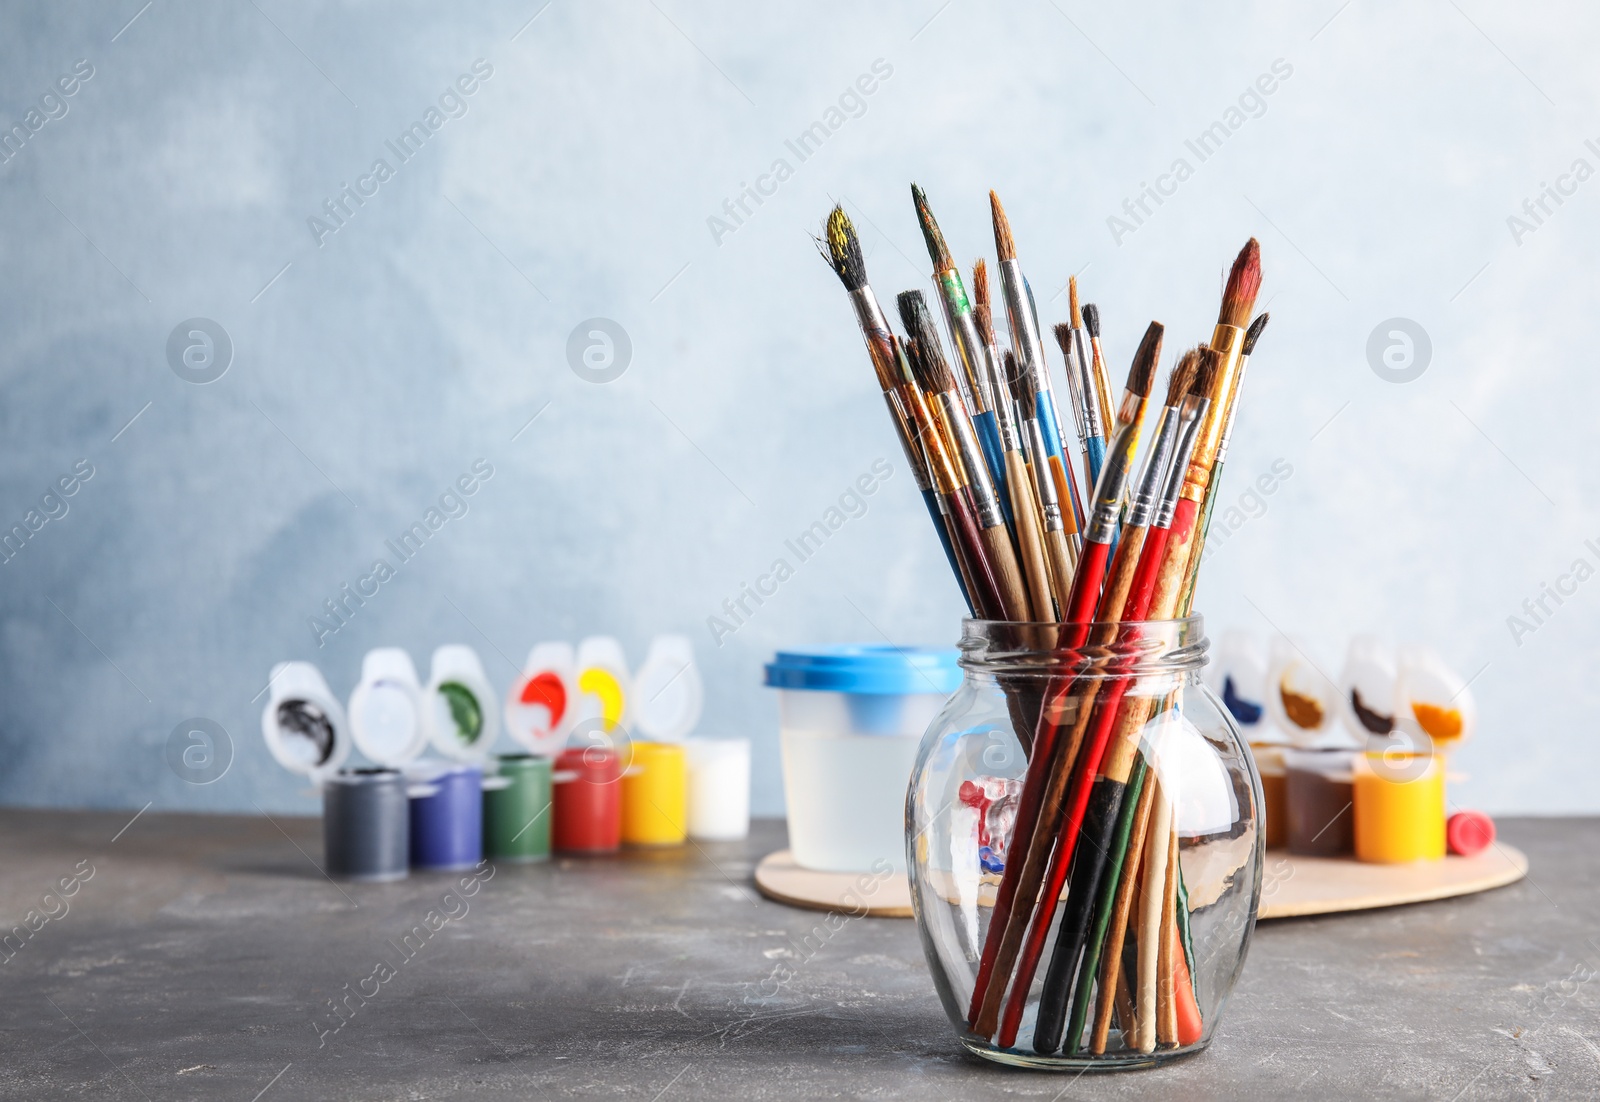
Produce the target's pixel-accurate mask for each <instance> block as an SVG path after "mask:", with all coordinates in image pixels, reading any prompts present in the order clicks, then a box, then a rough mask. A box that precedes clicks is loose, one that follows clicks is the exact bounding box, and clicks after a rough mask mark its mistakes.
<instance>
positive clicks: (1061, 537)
mask: <svg viewBox="0 0 1600 1102" xmlns="http://www.w3.org/2000/svg"><path fill="white" fill-rule="evenodd" d="M1005 375H1006V378H1007V379H1009V380H1011V381H1012V383H1013V385H1014V392H1015V394H1016V396H1017V398H1016V402H1017V421H1018V432H1019V434H1020V435H1021V437H1022V445H1023V453H1024V455H1025V457H1026V458H1027V461H1028V472H1029V474H1030V475H1032V477H1033V488H1034V496H1035V497H1036V498H1037V499H1038V502H1039V515H1040V519H1041V527H1042V529H1043V532H1044V550H1045V562H1046V564H1047V565H1048V566H1049V569H1050V593H1051V596H1052V597H1053V598H1054V601H1053V603H1054V605H1055V608H1056V614H1055V617H1054V618H1055V619H1057V620H1059V619H1061V617H1062V614H1063V613H1064V612H1065V611H1066V607H1067V598H1068V597H1069V596H1070V595H1071V593H1072V576H1073V574H1074V573H1076V571H1077V568H1078V552H1079V551H1080V550H1081V549H1082V546H1083V541H1082V539H1080V538H1079V536H1078V535H1077V533H1075V532H1074V533H1071V534H1069V533H1068V532H1067V527H1066V519H1065V517H1064V515H1063V513H1062V509H1061V502H1060V501H1059V500H1058V499H1057V498H1056V480H1055V475H1054V474H1053V473H1052V472H1051V470H1050V456H1049V453H1048V452H1047V451H1046V450H1045V445H1044V434H1043V429H1042V428H1041V426H1040V424H1039V405H1038V402H1039V395H1038V393H1037V392H1036V391H1035V390H1034V389H1033V387H1032V386H1030V385H1029V382H1028V380H1027V378H1026V377H1024V376H1023V375H1022V372H1021V368H1019V367H1018V366H1017V358H1016V357H1015V356H1013V355H1012V354H1011V353H1010V352H1007V353H1006V354H1005Z"/></svg>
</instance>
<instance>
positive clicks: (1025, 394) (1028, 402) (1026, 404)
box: [1005, 349, 1039, 421]
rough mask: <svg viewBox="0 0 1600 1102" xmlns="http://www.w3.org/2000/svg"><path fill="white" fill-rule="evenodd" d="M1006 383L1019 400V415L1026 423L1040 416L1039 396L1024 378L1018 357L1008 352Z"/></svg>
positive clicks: (1008, 350) (1006, 355)
mask: <svg viewBox="0 0 1600 1102" xmlns="http://www.w3.org/2000/svg"><path fill="white" fill-rule="evenodd" d="M1005 358H1006V383H1007V385H1008V386H1009V387H1010V388H1011V393H1012V394H1014V395H1016V398H1017V415H1018V416H1020V417H1021V418H1022V419H1023V420H1024V421H1032V420H1033V419H1034V418H1036V417H1038V416H1039V396H1038V395H1037V394H1035V393H1034V390H1033V387H1032V386H1031V385H1030V384H1029V382H1028V380H1027V379H1025V378H1023V377H1022V371H1021V369H1019V368H1018V367H1017V357H1016V356H1015V355H1014V354H1013V353H1012V352H1011V351H1010V349H1007V350H1006V354H1005Z"/></svg>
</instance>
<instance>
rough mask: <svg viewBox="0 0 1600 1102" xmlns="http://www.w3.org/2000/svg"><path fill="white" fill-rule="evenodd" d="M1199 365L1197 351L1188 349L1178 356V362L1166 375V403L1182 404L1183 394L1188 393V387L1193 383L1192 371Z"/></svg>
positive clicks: (1170, 404) (1171, 404)
mask: <svg viewBox="0 0 1600 1102" xmlns="http://www.w3.org/2000/svg"><path fill="white" fill-rule="evenodd" d="M1199 366H1200V356H1199V354H1198V353H1195V352H1193V351H1190V352H1185V353H1184V354H1183V355H1181V356H1179V357H1178V362H1177V363H1176V364H1175V365H1173V368H1172V371H1171V372H1170V373H1169V374H1168V375H1167V405H1169V406H1176V405H1180V404H1182V402H1183V396H1184V395H1185V394H1187V393H1189V388H1190V387H1191V386H1193V385H1194V373H1195V371H1196V369H1198V368H1199Z"/></svg>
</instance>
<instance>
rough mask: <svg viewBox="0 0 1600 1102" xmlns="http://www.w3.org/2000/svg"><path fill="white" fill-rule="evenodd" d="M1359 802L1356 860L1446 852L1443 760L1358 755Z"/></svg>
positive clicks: (1391, 860)
mask: <svg viewBox="0 0 1600 1102" xmlns="http://www.w3.org/2000/svg"><path fill="white" fill-rule="evenodd" d="M1419 722H1420V721H1419ZM1354 800H1355V809H1354V810H1355V844H1356V860H1358V861H1369V862H1372V863H1374V864H1380V865H1397V864H1404V863H1406V862H1409V861H1437V860H1439V859H1440V858H1441V857H1443V856H1444V846H1445V832H1444V819H1445V814H1444V810H1445V804H1444V759H1443V758H1441V757H1436V756H1434V755H1432V754H1426V755H1415V754H1396V753H1394V752H1392V751H1391V752H1390V753H1388V754H1387V755H1385V754H1384V753H1382V752H1380V751H1372V752H1369V753H1367V754H1365V755H1363V756H1361V757H1359V758H1357V759H1356V763H1355V791H1354Z"/></svg>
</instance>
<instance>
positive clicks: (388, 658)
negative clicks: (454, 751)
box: [350, 647, 428, 769]
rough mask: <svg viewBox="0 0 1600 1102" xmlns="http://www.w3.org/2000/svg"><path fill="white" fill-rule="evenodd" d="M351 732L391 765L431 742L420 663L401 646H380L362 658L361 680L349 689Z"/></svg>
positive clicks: (368, 753)
mask: <svg viewBox="0 0 1600 1102" xmlns="http://www.w3.org/2000/svg"><path fill="white" fill-rule="evenodd" d="M350 735H351V737H352V738H353V739H354V740H355V744H356V746H357V747H359V748H360V750H361V752H362V753H363V754H365V755H366V756H367V757H369V758H371V759H372V760H373V761H374V762H376V763H377V764H378V765H386V766H388V767H390V768H391V769H397V768H399V767H401V766H403V765H405V764H406V763H407V762H409V761H411V760H412V759H413V758H415V757H416V756H417V755H418V754H420V753H422V750H423V747H425V746H426V745H427V743H428V724H427V721H426V718H425V713H424V711H423V707H422V686H421V685H420V684H419V683H418V681H417V668H416V667H415V666H413V665H412V664H411V656H410V655H409V654H407V653H406V652H405V651H403V650H401V649H400V648H399V647H378V648H377V649H375V650H370V651H368V652H367V656H366V657H365V658H364V659H362V660H361V682H360V684H358V685H357V686H356V688H355V691H354V692H353V693H351V694H350Z"/></svg>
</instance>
